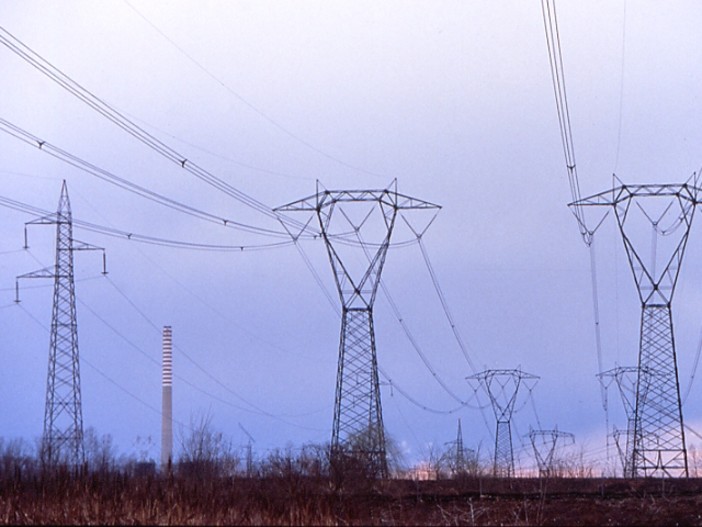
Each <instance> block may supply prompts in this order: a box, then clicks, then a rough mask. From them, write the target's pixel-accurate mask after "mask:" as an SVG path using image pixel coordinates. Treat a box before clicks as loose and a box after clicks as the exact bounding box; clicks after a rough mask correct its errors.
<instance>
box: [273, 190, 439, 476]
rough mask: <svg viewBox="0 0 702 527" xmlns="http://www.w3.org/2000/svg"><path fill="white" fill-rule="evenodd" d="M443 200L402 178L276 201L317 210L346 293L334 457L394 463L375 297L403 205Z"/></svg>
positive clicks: (376, 469)
mask: <svg viewBox="0 0 702 527" xmlns="http://www.w3.org/2000/svg"><path fill="white" fill-rule="evenodd" d="M439 208H440V207H439V206H438V205H435V204H433V203H429V202H427V201H422V200H419V199H416V198H412V197H409V196H406V195H403V194H399V193H398V192H397V183H396V182H395V183H394V185H392V186H391V188H386V189H383V190H326V189H320V186H319V183H318V184H317V193H316V194H314V195H312V196H309V197H307V198H304V199H301V200H299V201H295V202H292V203H289V204H287V205H283V206H282V207H278V208H277V209H276V211H279V212H301V211H302V212H313V213H315V214H316V216H317V219H318V221H319V226H320V230H321V236H322V239H323V240H324V243H325V245H326V249H327V254H328V257H329V262H330V263H331V267H332V271H333V274H334V280H335V283H336V287H337V290H338V293H339V298H340V300H341V308H342V309H341V338H340V345H339V362H338V368H337V379H336V396H335V401H334V422H333V427H332V440H331V455H332V459H333V460H335V461H341V460H342V459H343V458H345V457H346V456H348V457H349V458H351V459H354V460H356V461H359V460H360V461H361V462H362V463H363V464H364V466H365V469H366V470H368V471H369V472H370V473H371V474H374V475H377V476H380V477H386V476H387V474H388V466H387V457H386V451H385V430H384V427H383V412H382V407H381V401H380V385H379V382H378V362H377V356H376V347H375V330H374V326H373V304H374V302H375V297H376V293H377V291H378V285H379V284H380V275H381V272H382V270H383V265H384V264H385V258H386V256H387V252H388V248H389V247H390V238H391V236H392V233H393V229H394V228H395V224H396V219H397V217H398V213H399V212H401V211H406V210H428V211H434V215H435V213H436V211H438V209H439ZM403 218H404V216H403ZM404 219H405V220H407V219H406V218H404ZM429 223H431V222H429ZM427 227H428V225H427ZM369 231H372V232H373V233H374V234H375V236H374V237H373V240H367V239H365V238H364V235H367V234H368V233H369ZM424 231H426V229H424ZM424 231H423V232H424ZM293 238H294V239H296V237H293ZM359 247H361V248H363V249H364V251H366V255H367V256H368V260H369V262H368V264H365V263H364V264H359V263H358V258H357V255H354V254H345V252H346V251H348V250H351V251H355V250H356V249H358V248H359ZM368 251H370V252H368Z"/></svg>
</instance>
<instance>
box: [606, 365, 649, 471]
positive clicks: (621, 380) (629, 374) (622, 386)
mask: <svg viewBox="0 0 702 527" xmlns="http://www.w3.org/2000/svg"><path fill="white" fill-rule="evenodd" d="M649 375H650V372H649V371H648V370H646V369H644V370H643V371H640V370H639V368H637V367H636V366H617V367H616V368H612V369H611V370H607V371H603V372H602V373H598V374H597V377H598V379H599V380H600V383H601V384H602V387H603V388H604V389H605V390H608V389H609V387H610V386H611V385H612V383H614V384H616V385H617V390H618V392H619V396H620V398H621V401H622V406H623V407H624V414H625V415H626V430H625V431H624V433H623V434H622V431H621V430H618V429H617V428H616V427H615V428H614V430H613V432H612V436H613V438H614V441H615V444H616V447H617V451H618V452H619V456H620V458H621V460H622V471H623V475H624V477H625V478H631V477H634V454H633V452H634V431H635V423H636V386H637V384H638V381H639V377H641V379H642V380H643V382H642V383H641V386H642V387H643V389H645V388H646V387H648V386H650V383H649V380H648V376H649ZM641 398H642V400H645V399H646V393H645V392H644V393H642V394H641ZM622 435H623V436H624V440H623V441H622ZM622 443H623V445H622Z"/></svg>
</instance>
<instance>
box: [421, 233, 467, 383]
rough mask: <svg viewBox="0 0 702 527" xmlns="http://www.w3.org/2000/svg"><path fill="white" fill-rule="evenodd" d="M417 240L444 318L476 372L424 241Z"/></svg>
mask: <svg viewBox="0 0 702 527" xmlns="http://www.w3.org/2000/svg"><path fill="white" fill-rule="evenodd" d="M417 242H418V244H419V248H420V250H421V252H422V257H423V258H424V263H425V264H426V266H427V269H428V270H429V275H430V276H431V281H432V284H433V285H434V289H435V290H436V294H437V295H439V301H440V302H441V307H442V308H443V310H444V314H445V315H446V319H447V320H448V322H449V325H450V326H451V331H452V332H453V335H454V337H455V338H456V342H458V347H459V348H460V349H461V352H462V353H463V356H464V357H465V359H466V362H467V363H468V365H469V366H470V369H471V370H472V371H473V373H477V370H476V368H475V365H474V364H473V361H472V360H471V358H470V355H469V354H468V348H467V347H466V345H465V343H464V342H463V338H462V337H461V334H460V333H459V331H458V326H457V325H456V322H455V320H454V318H453V314H452V313H451V310H450V309H449V305H448V302H447V301H446V296H445V295H444V292H443V290H442V289H441V285H440V284H439V279H438V278H437V276H436V272H435V271H434V266H433V265H432V264H431V260H430V259H429V254H428V253H427V249H426V247H425V246H424V243H423V242H422V238H421V237H417Z"/></svg>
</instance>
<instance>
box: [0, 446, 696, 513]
mask: <svg viewBox="0 0 702 527" xmlns="http://www.w3.org/2000/svg"><path fill="white" fill-rule="evenodd" d="M88 435H90V434H88ZM205 436H207V434H205ZM196 438H198V439H200V440H199V441H194V442H192V443H190V446H191V447H192V448H191V449H190V450H189V451H187V449H186V451H185V452H184V453H183V455H182V456H181V460H179V461H178V462H177V463H175V464H174V465H173V466H171V467H169V468H167V469H165V470H157V468H156V466H155V464H154V463H153V462H148V461H146V460H143V459H131V460H130V459H126V458H120V459H115V457H114V449H113V448H112V445H111V443H110V441H108V440H107V438H102V439H98V438H97V437H96V436H94V437H92V438H90V441H87V444H86V447H87V448H86V463H85V464H84V465H83V466H81V467H79V468H75V469H69V468H67V467H59V466H54V467H46V466H43V467H42V466H41V464H40V462H38V461H37V456H35V455H33V454H32V453H31V450H32V449H31V448H29V446H28V445H27V444H25V443H22V442H21V441H20V442H10V443H3V442H2V440H0V522H2V523H5V524H105V525H110V524H189V525H200V524H215V525H661V524H683V525H702V479H696V478H695V479H678V480H660V479H659V480H653V479H637V480H625V479H616V478H610V479H598V478H591V477H581V478H573V477H552V478H541V479H539V478H514V479H498V478H491V477H488V476H486V475H485V473H484V472H483V471H481V470H480V469H479V467H477V466H476V465H474V464H473V465H468V467H469V469H470V470H467V471H463V472H455V471H454V472H453V473H451V472H450V471H447V472H446V473H444V474H443V476H442V475H440V479H437V480H429V481H416V480H412V479H403V478H402V477H399V476H397V477H395V478H392V479H376V478H374V477H371V476H368V475H367V474H364V473H363V472H362V471H361V472H359V471H358V470H344V468H346V467H338V466H337V467H335V468H334V470H331V464H330V463H329V456H328V454H329V449H328V448H326V447H321V446H307V447H304V448H303V449H301V450H299V451H297V450H296V451H295V452H293V450H292V449H288V450H281V451H276V452H273V453H272V454H270V455H269V456H268V457H267V458H265V459H263V460H258V461H257V462H255V463H253V464H249V463H246V464H244V463H240V458H239V456H237V454H236V452H235V451H234V450H233V449H231V447H230V445H229V444H228V443H227V442H226V441H222V440H221V438H220V437H219V436H217V435H215V436H212V437H199V436H197V437H196ZM242 465H246V466H245V467H244V466H242ZM351 468H356V467H355V465H354V466H353V467H351ZM332 473H334V475H332ZM339 474H343V477H340V476H339Z"/></svg>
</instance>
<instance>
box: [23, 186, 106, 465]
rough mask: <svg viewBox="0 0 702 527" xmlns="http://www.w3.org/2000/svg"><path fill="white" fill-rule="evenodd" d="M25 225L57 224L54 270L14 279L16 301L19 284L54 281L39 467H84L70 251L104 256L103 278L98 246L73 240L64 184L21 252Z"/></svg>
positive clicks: (73, 282) (36, 221)
mask: <svg viewBox="0 0 702 527" xmlns="http://www.w3.org/2000/svg"><path fill="white" fill-rule="evenodd" d="M27 225H56V262H55V265H54V268H53V269H50V268H44V269H40V270H38V271H34V272H31V273H27V274H23V275H20V276H18V277H17V280H18V281H17V284H16V292H17V297H16V299H15V301H16V302H19V285H18V284H19V279H21V278H53V280H54V296H53V307H52V313H51V329H50V339H49V367H48V374H47V384H46V405H45V408H44V434H43V437H42V449H41V458H42V462H43V463H45V464H48V465H55V464H57V463H60V464H68V465H74V466H75V465H79V464H82V463H83V461H84V450H83V409H82V400H81V389H80V362H79V355H78V324H77V321H76V297H75V281H74V275H73V252H74V251H84V250H100V251H102V252H103V274H105V273H106V271H105V251H104V249H103V248H101V247H95V246H93V245H89V244H86V243H83V242H78V241H76V240H74V239H73V219H72V215H71V204H70V201H69V199H68V189H67V186H66V182H65V181H64V182H63V185H62V187H61V197H60V199H59V205H58V210H57V212H56V213H55V214H50V215H48V216H44V217H41V218H38V219H36V220H33V221H30V222H27V223H26V224H25V248H28V246H27V236H26V234H27V231H26V226H27Z"/></svg>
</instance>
